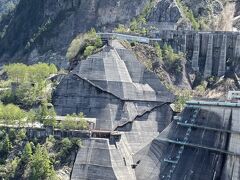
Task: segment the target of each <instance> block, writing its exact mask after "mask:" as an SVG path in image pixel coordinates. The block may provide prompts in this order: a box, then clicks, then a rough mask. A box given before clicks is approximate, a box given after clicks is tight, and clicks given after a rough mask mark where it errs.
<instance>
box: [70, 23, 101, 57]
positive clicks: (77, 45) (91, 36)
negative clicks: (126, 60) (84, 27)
mask: <svg viewBox="0 0 240 180" xmlns="http://www.w3.org/2000/svg"><path fill="white" fill-rule="evenodd" d="M93 47H94V48H93ZM100 47H102V40H101V38H100V36H98V35H97V33H96V30H95V29H93V28H92V29H91V30H90V31H88V32H87V33H85V34H83V35H78V36H77V37H76V38H75V39H73V41H72V42H71V44H70V46H69V48H68V50H67V54H66V58H67V59H68V60H69V61H72V60H73V59H74V58H75V57H76V56H77V55H78V54H80V55H82V53H83V55H84V56H85V57H87V56H89V55H91V54H92V53H94V50H96V49H97V48H100Z"/></svg>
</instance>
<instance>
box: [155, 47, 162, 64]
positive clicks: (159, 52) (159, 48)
mask: <svg viewBox="0 0 240 180" xmlns="http://www.w3.org/2000/svg"><path fill="white" fill-rule="evenodd" d="M154 47H155V52H156V54H157V56H158V58H159V59H160V60H162V58H163V54H162V50H161V47H160V45H159V44H158V43H155V45H154Z"/></svg>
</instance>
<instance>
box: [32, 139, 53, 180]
mask: <svg viewBox="0 0 240 180" xmlns="http://www.w3.org/2000/svg"><path fill="white" fill-rule="evenodd" d="M30 169H31V173H30V179H32V180H39V179H54V178H55V171H54V168H53V166H52V164H51V161H50V159H49V156H48V152H47V149H46V148H45V147H41V146H40V145H39V144H38V145H37V147H36V151H35V153H34V154H33V156H32V161H31V163H30Z"/></svg>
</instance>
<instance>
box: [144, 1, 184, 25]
mask: <svg viewBox="0 0 240 180" xmlns="http://www.w3.org/2000/svg"><path fill="white" fill-rule="evenodd" d="M181 17H182V15H181V12H180V10H179V8H178V7H177V5H176V3H175V1H174V0H162V1H160V2H159V3H157V5H156V6H155V7H154V9H153V10H152V11H151V13H150V15H149V17H148V21H150V22H155V23H157V22H169V23H177V22H178V21H179V19H180V18H181Z"/></svg>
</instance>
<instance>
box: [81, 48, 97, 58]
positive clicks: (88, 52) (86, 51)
mask: <svg viewBox="0 0 240 180" xmlns="http://www.w3.org/2000/svg"><path fill="white" fill-rule="evenodd" d="M95 49H96V47H95V46H92V45H90V46H87V47H86V49H85V50H84V53H83V55H84V56H85V57H88V56H90V55H92V54H93V52H94V50H95Z"/></svg>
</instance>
